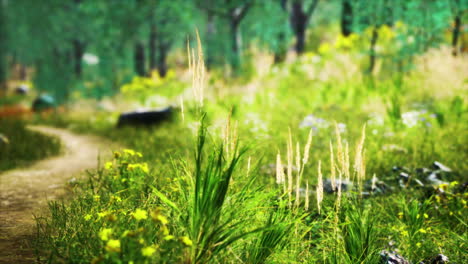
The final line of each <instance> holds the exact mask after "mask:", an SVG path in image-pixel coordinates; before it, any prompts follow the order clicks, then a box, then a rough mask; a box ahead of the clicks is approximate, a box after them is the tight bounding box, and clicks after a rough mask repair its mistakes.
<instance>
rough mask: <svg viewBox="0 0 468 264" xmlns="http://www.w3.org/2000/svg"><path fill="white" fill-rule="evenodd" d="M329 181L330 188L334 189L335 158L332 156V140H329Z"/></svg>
mask: <svg viewBox="0 0 468 264" xmlns="http://www.w3.org/2000/svg"><path fill="white" fill-rule="evenodd" d="M330 171H331V175H330V182H331V187H332V190H333V191H335V190H336V170H335V158H334V156H333V145H332V142H331V141H330Z"/></svg>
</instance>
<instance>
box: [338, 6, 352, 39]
mask: <svg viewBox="0 0 468 264" xmlns="http://www.w3.org/2000/svg"><path fill="white" fill-rule="evenodd" d="M352 26H353V7H352V6H351V1H350V0H343V2H342V9H341V34H343V36H345V37H347V36H349V35H351V33H353V31H352Z"/></svg>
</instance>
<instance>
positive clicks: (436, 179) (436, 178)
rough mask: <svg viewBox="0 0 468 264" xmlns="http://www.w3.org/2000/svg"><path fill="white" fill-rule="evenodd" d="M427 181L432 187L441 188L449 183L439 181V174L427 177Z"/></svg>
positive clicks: (433, 173) (434, 173)
mask: <svg viewBox="0 0 468 264" xmlns="http://www.w3.org/2000/svg"><path fill="white" fill-rule="evenodd" d="M426 181H427V183H429V184H431V185H435V186H439V185H441V184H446V183H447V182H444V181H442V180H441V179H439V175H438V173H437V172H432V173H431V174H429V176H427V178H426Z"/></svg>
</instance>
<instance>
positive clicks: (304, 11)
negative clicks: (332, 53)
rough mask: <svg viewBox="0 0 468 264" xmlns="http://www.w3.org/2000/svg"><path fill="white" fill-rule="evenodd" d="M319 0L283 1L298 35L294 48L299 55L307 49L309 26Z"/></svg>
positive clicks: (282, 4)
mask: <svg viewBox="0 0 468 264" xmlns="http://www.w3.org/2000/svg"><path fill="white" fill-rule="evenodd" d="M318 3H319V0H286V1H284V2H283V1H282V2H281V6H282V7H283V8H285V9H284V11H285V12H287V13H288V14H289V20H290V25H291V30H292V32H294V35H295V37H296V44H295V46H294V49H295V51H296V53H297V54H298V55H300V54H302V53H303V52H304V51H305V38H306V33H307V27H308V25H309V22H310V19H311V17H312V14H313V13H314V11H315V9H316V8H317V5H318Z"/></svg>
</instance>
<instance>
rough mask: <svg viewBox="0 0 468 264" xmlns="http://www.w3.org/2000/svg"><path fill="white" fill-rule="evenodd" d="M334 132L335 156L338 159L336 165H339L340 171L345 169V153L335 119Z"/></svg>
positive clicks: (342, 171)
mask: <svg viewBox="0 0 468 264" xmlns="http://www.w3.org/2000/svg"><path fill="white" fill-rule="evenodd" d="M335 134H336V156H337V159H338V165H339V167H340V171H341V173H344V171H345V168H346V166H345V154H344V150H343V145H342V143H341V134H340V129H339V128H338V124H337V123H336V121H335Z"/></svg>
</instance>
